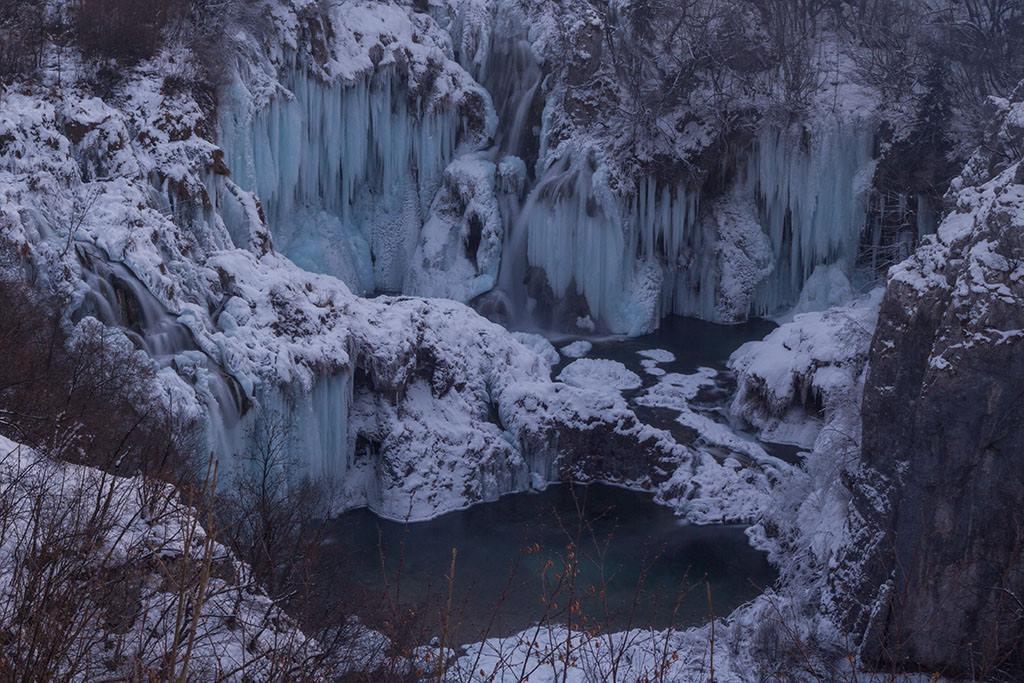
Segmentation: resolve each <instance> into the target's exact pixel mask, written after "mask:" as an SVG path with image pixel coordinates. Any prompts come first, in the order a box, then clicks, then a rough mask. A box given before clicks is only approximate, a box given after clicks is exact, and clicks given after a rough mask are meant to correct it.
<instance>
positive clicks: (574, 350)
mask: <svg viewBox="0 0 1024 683" xmlns="http://www.w3.org/2000/svg"><path fill="white" fill-rule="evenodd" d="M592 348H594V345H593V344H591V343H590V342H588V341H587V340H586V339H577V340H576V341H574V342H571V343H569V344H566V345H565V346H563V347H562V348H560V349H558V352H559V353H561V354H562V355H563V356H565V357H566V358H582V357H583V356H585V355H587V354H588V353H590V350H591V349H592Z"/></svg>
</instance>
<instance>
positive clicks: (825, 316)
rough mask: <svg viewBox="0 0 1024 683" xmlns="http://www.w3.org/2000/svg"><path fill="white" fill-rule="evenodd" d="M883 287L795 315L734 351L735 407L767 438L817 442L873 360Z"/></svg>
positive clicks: (796, 441) (735, 411)
mask: <svg viewBox="0 0 1024 683" xmlns="http://www.w3.org/2000/svg"><path fill="white" fill-rule="evenodd" d="M881 297H882V290H880V289H877V290H875V291H873V292H872V293H870V294H869V295H866V296H864V297H862V298H860V299H858V300H857V301H855V302H853V303H851V304H849V305H847V306H840V307H836V308H831V309H828V310H826V311H823V312H817V313H803V314H800V315H797V316H796V317H795V318H794V320H793V322H790V323H786V324H784V325H782V326H780V327H778V328H777V329H775V330H774V331H772V332H771V334H769V335H768V336H767V337H765V339H764V340H762V341H758V342H748V343H746V344H744V345H743V346H741V347H740V348H739V349H737V350H736V352H735V353H733V354H732V356H731V357H730V358H729V367H730V368H731V369H733V370H734V371H735V372H736V375H737V382H738V391H737V394H736V398H735V399H734V401H733V404H732V412H733V413H734V414H735V415H736V416H738V417H741V418H743V419H744V420H746V421H747V422H749V423H750V424H752V425H754V426H755V427H757V428H758V429H759V430H760V431H761V435H762V437H763V438H765V439H766V440H768V441H778V442H781V443H794V444H797V445H801V446H806V447H810V446H813V445H814V440H815V439H816V438H817V436H818V433H819V431H820V429H821V425H822V424H823V421H826V422H827V421H828V419H829V416H830V414H831V412H833V411H834V409H835V405H836V404H837V403H839V402H842V401H844V400H846V399H847V397H848V396H850V395H851V394H852V393H853V392H854V390H855V387H856V385H857V379H858V377H859V375H860V373H861V370H862V369H863V367H864V363H865V362H866V360H867V355H868V349H869V347H870V344H871V336H872V334H873V331H874V328H875V321H876V319H877V317H878V307H879V305H880V302H881Z"/></svg>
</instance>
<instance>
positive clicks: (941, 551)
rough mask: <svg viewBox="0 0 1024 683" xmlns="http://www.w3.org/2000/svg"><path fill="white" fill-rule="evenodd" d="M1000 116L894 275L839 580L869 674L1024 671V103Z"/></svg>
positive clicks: (1000, 106)
mask: <svg viewBox="0 0 1024 683" xmlns="http://www.w3.org/2000/svg"><path fill="white" fill-rule="evenodd" d="M993 107H994V110H995V111H994V114H995V116H994V120H996V121H997V125H995V126H994V127H993V129H992V131H990V133H989V135H988V138H989V139H988V144H986V145H984V146H983V148H982V149H981V150H980V151H979V152H978V153H976V154H975V155H974V157H973V158H972V159H971V161H970V162H969V163H968V165H967V167H966V169H965V170H964V172H963V174H962V175H961V176H960V177H959V178H957V179H956V180H955V181H954V182H953V185H952V188H951V190H950V193H949V194H948V195H947V202H948V203H949V204H950V209H951V211H950V213H949V215H948V216H947V218H946V219H945V221H944V222H943V223H942V225H941V227H940V229H939V232H938V235H937V236H936V237H934V238H929V239H928V240H926V241H925V243H924V245H923V246H922V247H921V248H919V249H918V250H917V252H916V253H915V254H914V255H913V256H912V257H911V258H910V259H908V260H907V261H905V262H903V263H901V264H899V265H898V266H896V267H894V268H893V269H892V271H891V272H890V281H889V285H888V290H887V292H886V295H885V299H884V301H883V302H882V308H881V313H880V317H879V323H878V328H877V331H876V333H875V337H874V340H873V343H872V348H871V355H870V361H869V372H868V376H867V381H866V386H865V394H864V402H863V409H862V422H863V451H862V457H861V462H860V464H859V467H858V468H857V469H856V471H855V472H854V473H853V475H852V477H851V482H850V483H851V485H852V488H853V491H854V506H855V509H854V511H853V512H852V515H851V517H850V520H849V522H848V528H849V531H850V533H851V536H852V543H851V546H850V550H849V551H848V553H847V555H846V557H845V559H843V560H842V561H840V562H839V563H838V566H837V567H836V569H835V570H834V572H833V574H832V577H831V582H832V587H833V590H835V591H836V594H837V595H838V596H839V604H840V605H841V610H840V611H841V615H842V617H843V618H845V620H846V624H847V626H848V627H850V628H851V629H852V630H853V631H854V632H856V633H859V634H861V654H862V657H863V658H864V660H865V662H866V663H868V664H869V665H870V664H876V665H884V666H885V667H886V668H890V667H892V666H896V667H898V668H901V669H906V670H927V671H940V672H942V673H944V674H948V675H961V676H971V677H972V678H973V677H979V678H983V677H985V676H987V675H992V674H994V673H995V672H996V671H1003V672H1006V671H1008V670H1013V669H1014V666H1017V667H1020V666H1021V665H1022V664H1024V604H1022V597H1024V551H1022V548H1024V508H1022V507H1021V504H1020V503H1021V501H1022V500H1024V407H1022V403H1021V396H1022V393H1024V388H1022V382H1021V380H1022V379H1024V343H1022V341H1024V163H1022V162H1021V151H1022V150H1024V144H1022V143H1024V89H1021V88H1019V89H1018V92H1017V95H1016V96H1015V97H1014V98H1012V99H1011V100H993Z"/></svg>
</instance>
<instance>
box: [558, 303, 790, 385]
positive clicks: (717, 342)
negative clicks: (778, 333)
mask: <svg viewBox="0 0 1024 683" xmlns="http://www.w3.org/2000/svg"><path fill="white" fill-rule="evenodd" d="M776 327H778V326H777V325H776V324H775V323H773V322H771V321H770V320H760V319H755V320H750V321H747V322H745V323H739V324H736V325H719V324H717V323H709V322H707V321H704V320H699V319H697V318H684V317H680V316H671V317H668V318H665V319H664V320H662V321H661V326H660V327H659V328H658V329H657V330H656V331H654V332H652V333H651V334H645V335H643V336H642V337H616V338H611V339H604V340H599V341H594V342H593V344H594V348H593V350H592V351H591V352H590V353H589V354H587V357H588V358H608V359H610V360H617V361H619V362H621V363H623V364H625V366H626V367H627V368H629V369H630V370H632V371H633V372H635V373H637V374H639V375H640V376H641V377H643V376H644V373H643V370H642V367H641V366H640V361H641V360H643V358H642V357H641V356H639V355H637V354H638V353H639V352H640V351H646V350H648V349H665V350H666V351H671V352H672V353H673V354H675V357H676V359H675V361H673V362H671V363H663V364H660V365H659V367H661V368H662V369H664V370H666V371H667V372H680V373H692V372H695V371H696V370H697V368H700V367H707V368H714V369H715V370H725V369H726V367H725V363H726V361H727V360H729V356H730V355H732V352H733V351H735V350H736V349H738V348H739V347H740V346H742V345H743V344H744V343H746V342H748V341H755V340H759V339H764V337H765V336H767V335H768V333H769V332H771V331H772V330H774V329H775V328H776ZM566 343H568V342H567V341H559V342H558V344H557V345H558V346H564V345H565V344H566ZM571 360H572V359H563V361H562V363H561V364H560V365H559V367H558V368H557V369H556V370H555V373H556V374H557V372H558V370H560V369H561V367H563V366H564V365H566V364H567V361H568V362H571Z"/></svg>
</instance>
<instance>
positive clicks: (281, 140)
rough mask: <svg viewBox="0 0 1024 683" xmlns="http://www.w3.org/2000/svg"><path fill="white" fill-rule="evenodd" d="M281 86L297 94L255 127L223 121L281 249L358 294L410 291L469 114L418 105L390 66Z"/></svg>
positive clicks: (292, 74)
mask: <svg viewBox="0 0 1024 683" xmlns="http://www.w3.org/2000/svg"><path fill="white" fill-rule="evenodd" d="M282 83H283V85H284V86H285V87H286V88H287V92H282V93H279V94H278V95H277V96H275V97H274V98H273V99H272V100H271V101H270V102H269V103H268V104H267V105H266V106H264V107H263V108H261V109H259V110H258V111H256V112H255V113H253V114H252V115H251V120H245V119H242V120H237V119H231V118H228V119H226V120H222V124H221V125H222V130H223V134H224V138H225V143H224V147H225V149H226V150H227V154H228V165H229V166H230V167H231V169H232V170H233V172H234V174H235V176H236V181H237V182H238V184H239V185H240V186H241V187H243V188H244V189H247V190H253V191H255V192H256V193H257V194H258V196H259V197H260V199H261V201H262V202H263V204H264V206H265V209H266V214H267V220H268V223H269V226H270V228H271V231H272V233H273V236H274V240H275V245H276V246H277V247H278V248H279V249H280V250H281V251H282V252H284V253H285V254H286V255H287V256H288V257H289V258H291V259H292V260H293V261H295V263H296V264H298V265H300V266H302V267H304V268H306V269H307V270H313V271H316V272H323V273H329V274H331V275H335V276H337V277H339V278H340V279H342V280H343V281H345V283H346V284H348V285H349V286H350V287H351V288H352V289H353V290H355V291H358V292H362V293H369V292H373V291H401V290H402V286H403V280H404V277H405V273H406V270H407V267H408V262H409V258H410V257H411V255H412V252H413V250H414V249H415V247H416V240H417V238H418V236H419V227H420V225H421V224H422V221H423V219H424V217H425V215H426V212H427V209H428V208H429V206H430V202H431V200H432V199H433V197H434V194H435V192H436V191H437V189H438V187H439V186H440V182H441V177H442V174H443V172H444V169H445V167H446V166H447V164H448V162H449V161H451V159H452V158H453V157H454V155H455V151H456V147H457V145H458V141H459V136H460V133H461V131H462V122H461V119H460V116H459V114H458V113H457V112H456V111H453V110H450V109H446V110H440V111H438V110H435V109H430V108H428V107H426V106H425V105H422V103H419V102H418V101H417V100H415V99H414V98H413V97H412V96H411V94H410V91H409V87H408V85H407V84H406V83H405V82H404V80H403V79H402V78H400V77H399V76H398V75H397V73H396V71H395V69H394V68H392V67H384V68H380V69H377V70H375V71H374V72H372V73H370V74H366V75H364V76H362V77H361V78H359V79H358V80H356V81H355V82H345V81H340V80H338V81H334V82H330V83H324V82H321V81H320V80H318V79H316V78H314V77H312V76H311V75H309V74H308V73H307V72H306V71H304V70H303V69H301V68H297V67H296V68H292V69H289V70H287V71H286V72H285V73H284V74H283V76H282ZM236 87H237V88H239V89H241V90H243V92H241V93H239V100H240V101H242V102H248V101H251V96H250V95H249V93H247V92H244V86H243V85H242V84H241V83H238V84H236ZM238 109H239V110H241V111H246V110H247V107H238ZM230 116H231V114H229V117H230ZM238 246H245V245H238Z"/></svg>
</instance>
